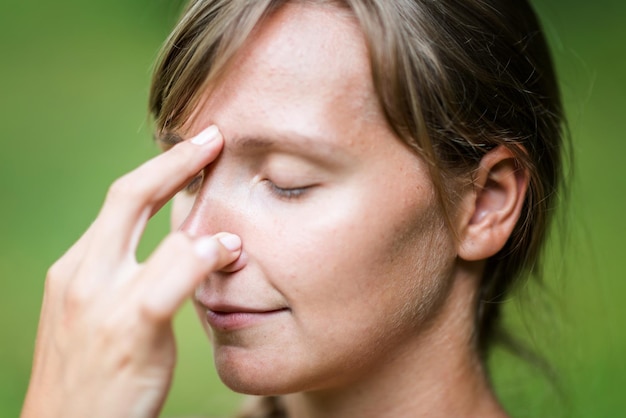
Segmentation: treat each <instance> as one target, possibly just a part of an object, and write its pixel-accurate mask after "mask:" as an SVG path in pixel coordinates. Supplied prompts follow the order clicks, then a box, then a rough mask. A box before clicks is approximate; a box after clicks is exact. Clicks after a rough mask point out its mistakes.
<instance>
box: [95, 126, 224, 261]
mask: <svg viewBox="0 0 626 418" xmlns="http://www.w3.org/2000/svg"><path fill="white" fill-rule="evenodd" d="M222 145H223V138H222V136H221V134H220V132H219V130H218V129H217V127H216V126H214V125H213V126H211V127H209V128H207V129H205V130H204V131H203V132H201V133H200V134H199V135H198V136H196V137H194V138H193V139H191V140H189V141H183V142H181V143H179V144H178V145H176V146H175V147H173V148H172V149H171V150H169V151H167V152H165V153H163V154H161V155H159V156H157V157H155V158H153V159H152V160H150V161H148V162H146V163H144V164H143V165H142V166H140V167H139V168H137V169H135V170H134V171H132V172H130V173H129V174H127V175H125V176H123V177H122V178H120V179H119V180H117V181H116V182H115V183H114V184H113V185H112V186H111V188H110V190H109V193H108V195H107V198H106V201H105V204H104V206H103V208H102V210H101V212H100V214H99V216H98V219H97V222H96V224H97V225H96V227H95V231H94V238H93V240H92V245H91V247H90V253H91V254H93V255H94V256H95V257H97V258H98V259H99V260H101V262H104V263H110V262H111V261H115V260H119V259H120V258H124V257H128V256H129V254H131V255H132V256H134V251H135V249H136V247H137V244H138V242H139V239H140V237H141V234H142V233H143V230H144V228H145V225H146V223H147V221H148V220H149V219H150V217H151V216H152V215H153V214H154V213H156V212H157V211H158V210H159V209H160V208H161V207H162V206H163V205H164V204H165V203H166V202H167V201H168V200H170V199H171V198H172V197H173V196H174V195H175V194H176V193H177V192H178V191H180V189H182V188H183V187H184V185H185V184H187V183H188V182H189V181H190V180H191V179H192V178H193V177H194V176H195V175H197V174H198V172H200V171H201V170H202V169H203V168H205V167H206V166H207V165H208V164H210V163H211V162H212V161H213V160H215V158H216V157H217V155H218V154H219V152H220V151H221V148H222Z"/></svg>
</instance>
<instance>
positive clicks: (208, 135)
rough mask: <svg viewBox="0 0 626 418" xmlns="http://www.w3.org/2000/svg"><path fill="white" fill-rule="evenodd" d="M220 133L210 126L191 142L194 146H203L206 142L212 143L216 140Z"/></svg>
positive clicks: (213, 126)
mask: <svg viewBox="0 0 626 418" xmlns="http://www.w3.org/2000/svg"><path fill="white" fill-rule="evenodd" d="M219 133H220V130H219V129H218V128H217V126H215V125H211V126H209V127H208V128H206V129H205V130H204V131H202V132H200V133H199V134H198V135H196V136H195V137H193V138H192V139H191V142H192V143H194V144H196V145H204V144H206V143H208V142H211V141H213V140H214V139H215V138H217V135H218V134H219Z"/></svg>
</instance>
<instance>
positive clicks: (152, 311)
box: [139, 301, 172, 324]
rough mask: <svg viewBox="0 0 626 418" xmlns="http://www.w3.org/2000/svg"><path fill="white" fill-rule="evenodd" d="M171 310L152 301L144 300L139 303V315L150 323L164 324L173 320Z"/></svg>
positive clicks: (143, 320) (145, 321)
mask: <svg viewBox="0 0 626 418" xmlns="http://www.w3.org/2000/svg"><path fill="white" fill-rule="evenodd" d="M171 316H172V314H171V312H169V310H166V309H165V308H163V307H162V306H161V305H158V304H154V303H150V301H145V302H142V303H141V304H140V305H139V317H140V318H141V320H142V322H144V323H148V324H162V323H164V322H167V321H169V320H171Z"/></svg>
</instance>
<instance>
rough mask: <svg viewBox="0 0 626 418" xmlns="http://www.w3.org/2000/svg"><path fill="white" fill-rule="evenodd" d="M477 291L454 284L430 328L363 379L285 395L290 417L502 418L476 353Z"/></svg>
mask: <svg viewBox="0 0 626 418" xmlns="http://www.w3.org/2000/svg"><path fill="white" fill-rule="evenodd" d="M475 288H476V284H475V283H474V282H473V281H472V280H464V278H461V280H456V281H455V284H454V285H453V287H452V290H451V294H450V295H449V297H448V298H447V302H446V303H445V306H444V307H443V309H442V310H441V311H440V314H439V315H438V316H437V318H434V319H433V321H432V322H431V325H430V326H429V327H428V328H427V329H426V330H423V331H424V332H421V333H420V334H421V335H420V336H419V337H416V338H415V339H414V340H412V341H410V342H409V343H407V344H405V345H403V346H402V347H396V349H394V350H393V351H392V352H389V353H387V354H386V355H385V358H384V359H383V360H382V361H381V364H380V367H378V368H377V369H376V370H371V373H368V374H367V376H364V377H362V378H361V379H359V380H358V381H354V382H351V384H350V385H345V386H343V387H340V388H333V389H328V390H319V391H313V392H304V393H295V394H290V395H286V396H284V397H283V401H284V404H285V406H286V409H287V412H288V416H289V417H290V418H321V417H324V418H344V417H346V418H347V417H355V416H358V417H362V418H370V417H371V418H374V417H377V418H379V417H385V418H395V417H408V416H411V417H421V416H428V417H458V416H480V417H487V418H505V417H506V413H505V412H504V410H503V409H502V407H501V406H500V405H499V403H498V401H497V400H496V398H495V396H494V394H493V392H492V390H491V388H490V385H489V382H488V379H487V377H486V375H485V371H484V368H483V366H482V364H481V361H480V360H479V358H478V355H477V353H476V351H475V349H474V344H473V340H472V338H473V336H472V331H473V326H474V325H473V321H474V318H473V315H472V313H473V311H474V297H473V296H472V295H473V294H474V291H473V289H475ZM468 295H470V296H469V297H468ZM459 305H461V306H459ZM459 312H466V313H467V315H465V316H463V315H461V316H460V315H459Z"/></svg>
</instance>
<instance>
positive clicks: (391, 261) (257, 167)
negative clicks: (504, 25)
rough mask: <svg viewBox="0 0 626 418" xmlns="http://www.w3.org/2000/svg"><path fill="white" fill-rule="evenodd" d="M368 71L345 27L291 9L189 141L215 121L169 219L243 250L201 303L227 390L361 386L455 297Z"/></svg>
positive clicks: (436, 232) (248, 55)
mask: <svg viewBox="0 0 626 418" xmlns="http://www.w3.org/2000/svg"><path fill="white" fill-rule="evenodd" d="M368 59H369V58H368V54H367V50H366V47H365V43H364V39H363V36H362V34H361V32H360V30H359V29H358V27H357V26H356V24H355V23H354V22H353V21H352V20H351V19H350V17H349V16H347V15H344V14H343V13H341V12H340V13H338V11H337V10H336V9H334V8H323V7H319V6H317V7H314V6H310V5H308V6H303V5H287V6H285V7H284V8H282V9H281V10H280V11H279V12H277V13H276V14H275V15H273V16H272V17H271V18H270V19H269V20H268V21H267V22H266V23H264V25H263V26H262V27H261V28H260V30H259V31H258V32H255V33H254V35H253V37H252V39H251V40H250V42H249V43H248V44H247V46H246V47H245V48H244V49H243V50H242V51H240V52H239V53H238V55H237V57H236V60H235V62H234V64H233V65H232V66H231V67H230V69H229V71H227V74H226V76H225V78H224V79H222V80H221V81H220V84H219V85H218V86H216V88H214V89H213V90H212V91H211V94H210V95H208V94H207V95H206V96H207V97H206V100H205V101H203V102H202V104H201V105H200V106H199V107H198V108H197V109H196V112H195V116H194V118H193V119H192V121H191V122H190V123H189V125H188V127H187V128H186V131H185V132H184V135H185V137H187V136H191V135H193V134H196V133H198V132H200V131H201V130H202V129H204V128H205V127H207V126H208V125H210V124H213V123H214V124H216V125H217V126H219V128H220V130H221V132H222V133H223V135H224V138H225V141H224V149H223V151H222V154H221V155H220V157H219V159H218V160H217V161H216V162H215V163H213V164H212V165H211V166H210V167H209V168H207V170H206V171H205V173H204V174H205V178H204V180H203V181H202V183H201V184H200V185H199V187H193V186H192V187H191V190H190V191H185V192H181V193H179V194H178V195H177V196H176V198H175V203H174V209H173V216H172V221H173V227H175V228H179V227H181V228H183V229H184V230H186V231H188V232H189V233H190V234H193V235H201V234H213V233H216V232H219V231H228V232H232V233H235V234H238V235H239V236H240V237H241V238H242V241H243V254H242V256H241V258H240V259H239V260H238V261H237V262H235V264H234V265H232V266H231V268H229V269H227V271H224V272H220V273H218V274H213V275H211V276H210V277H208V278H207V280H206V281H205V282H204V284H203V285H202V286H201V287H200V288H199V289H198V291H197V293H196V306H197V310H198V313H199V316H200V319H201V321H202V322H203V324H205V326H206V329H207V330H208V332H209V333H210V335H211V338H212V341H213V343H214V346H215V361H216V366H217V369H218V371H219V373H220V376H221V377H222V379H223V380H224V381H225V383H226V384H228V385H229V386H230V387H231V388H233V389H235V390H238V391H242V392H248V393H258V394H270V393H272V394H275V393H286V392H294V391H303V390H313V389H321V388H332V387H338V386H340V385H342V384H347V383H349V382H351V381H353V380H355V379H360V378H361V377H362V376H364V375H371V374H372V373H373V371H374V370H377V369H378V368H379V367H380V366H381V365H382V364H384V363H385V362H386V361H387V359H390V358H395V357H394V356H399V355H401V353H402V352H406V350H409V349H413V348H414V347H416V345H417V344H422V343H423V341H422V340H423V338H422V337H423V336H424V328H425V324H424V323H425V321H426V320H427V319H429V318H432V317H433V315H435V314H436V313H437V311H438V307H439V306H440V302H441V301H442V300H443V299H445V296H446V294H447V292H448V290H449V283H450V276H451V271H452V268H453V265H454V262H455V261H454V260H455V248H454V241H453V239H452V236H451V234H450V233H449V232H447V230H446V228H445V226H444V225H445V222H444V220H443V216H442V212H441V210H440V207H439V205H438V203H437V199H436V196H435V191H434V188H433V184H432V182H431V179H430V176H429V173H428V170H427V167H426V164H425V163H424V162H422V161H421V160H420V159H419V158H417V157H416V156H415V154H414V153H412V152H411V151H410V150H409V149H408V148H407V147H406V145H404V144H403V143H402V142H401V141H400V140H399V139H398V138H397V137H396V136H395V135H394V133H393V132H392V130H391V129H390V127H389V126H388V125H387V123H386V122H385V119H384V117H383V114H382V111H381V108H380V106H379V103H378V102H377V99H376V96H375V93H374V87H373V84H372V77H371V73H370V67H369V61H368ZM196 186H198V183H196ZM193 189H197V190H193Z"/></svg>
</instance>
